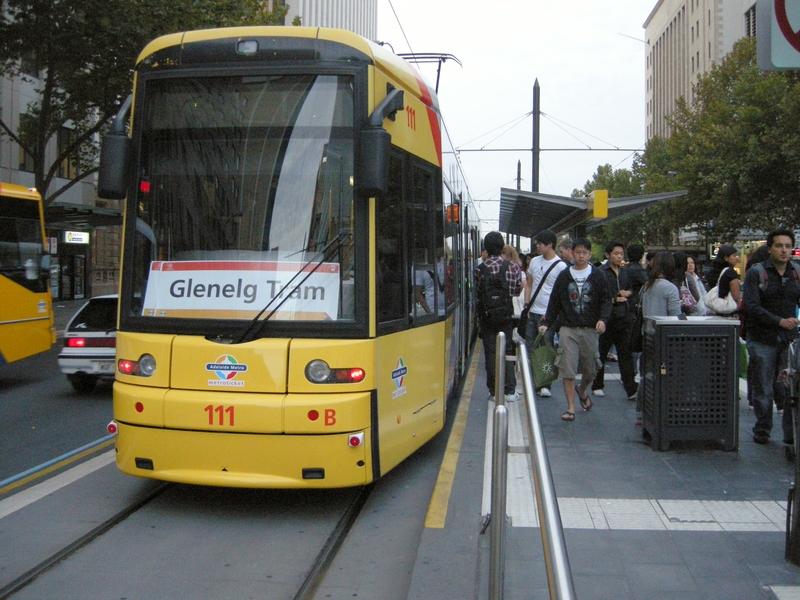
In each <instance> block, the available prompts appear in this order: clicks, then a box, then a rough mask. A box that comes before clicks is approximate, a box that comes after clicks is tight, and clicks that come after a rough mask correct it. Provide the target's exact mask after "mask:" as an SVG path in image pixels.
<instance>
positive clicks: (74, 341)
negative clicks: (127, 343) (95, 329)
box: [64, 337, 117, 348]
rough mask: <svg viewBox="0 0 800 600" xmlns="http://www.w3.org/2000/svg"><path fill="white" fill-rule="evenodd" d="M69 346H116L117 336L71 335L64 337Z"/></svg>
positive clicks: (66, 345)
mask: <svg viewBox="0 0 800 600" xmlns="http://www.w3.org/2000/svg"><path fill="white" fill-rule="evenodd" d="M64 346H65V347H67V348H116V346H117V338H113V337H110V338H109V337H96V338H95V337H86V338H84V337H70V338H64Z"/></svg>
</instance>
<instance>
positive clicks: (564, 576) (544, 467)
mask: <svg viewBox="0 0 800 600" xmlns="http://www.w3.org/2000/svg"><path fill="white" fill-rule="evenodd" d="M517 362H518V363H519V366H520V373H521V375H522V386H523V387H522V390H523V396H524V398H525V409H526V410H525V412H526V413H527V417H528V418H527V419H526V421H527V425H528V452H529V453H530V456H531V466H532V467H533V491H534V499H535V500H536V510H537V512H538V513H539V527H540V531H541V532H542V548H543V549H544V562H545V568H546V570H547V583H548V585H549V586H550V598H553V599H558V600H574V599H575V598H576V596H575V583H574V582H573V581H572V569H571V568H570V565H569V556H568V555H567V544H566V541H565V540H564V526H563V525H562V523H561V513H560V512H559V510H558V500H557V499H556V488H555V485H553V474H552V473H551V472H550V459H549V458H548V457H547V447H546V446H545V443H544V432H543V431H542V424H541V423H540V422H539V413H537V412H536V394H535V392H534V386H533V377H532V376H531V363H530V359H529V358H528V349H527V348H526V347H525V342H524V341H522V340H520V341H518V342H517Z"/></svg>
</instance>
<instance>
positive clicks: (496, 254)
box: [475, 231, 522, 402]
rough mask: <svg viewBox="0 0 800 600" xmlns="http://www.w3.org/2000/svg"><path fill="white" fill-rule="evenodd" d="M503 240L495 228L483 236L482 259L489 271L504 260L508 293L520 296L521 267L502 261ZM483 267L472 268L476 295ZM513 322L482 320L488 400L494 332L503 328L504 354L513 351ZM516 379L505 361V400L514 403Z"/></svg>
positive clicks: (491, 393) (491, 389) (491, 390)
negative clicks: (485, 256) (504, 324)
mask: <svg viewBox="0 0 800 600" xmlns="http://www.w3.org/2000/svg"><path fill="white" fill-rule="evenodd" d="M504 245H505V240H503V236H502V235H501V234H500V232H498V231H491V232H489V233H487V234H486V237H485V238H483V247H484V249H485V250H486V253H487V254H488V258H487V259H486V260H484V261H483V264H484V265H486V268H487V269H488V270H489V272H490V273H492V274H496V273H499V272H500V270H501V268H502V266H503V263H507V264H508V268H507V270H506V282H507V283H508V293H509V295H510V296H511V297H514V296H519V295H520V293H521V292H522V269H521V268H520V266H519V265H518V264H517V263H515V262H513V261H507V260H504V259H503V258H502V257H501V256H500V253H501V252H502V251H503V246H504ZM483 285H484V279H483V270H482V269H480V268H478V267H476V268H475V293H476V298H477V299H480V298H482V297H483ZM512 329H513V324H512V321H511V319H510V318H509V320H508V325H507V326H502V327H498V326H496V325H494V324H492V323H488V322H486V320H485V319H481V322H480V331H481V340H483V356H484V360H485V362H486V386H487V387H488V388H489V396H490V399H492V398H494V392H495V390H494V379H495V360H496V358H495V357H496V353H497V349H496V347H495V346H496V343H497V333H498V332H499V331H502V332H503V333H505V334H506V354H511V355H513V354H514V342H513V341H512V339H511V332H512ZM516 387H517V379H516V376H515V375H514V364H513V363H510V362H506V381H505V389H504V393H505V399H506V401H507V402H513V401H515V400H517V399H518V398H519V395H518V394H517V393H516Z"/></svg>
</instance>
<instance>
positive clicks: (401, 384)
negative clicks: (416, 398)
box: [392, 356, 408, 400]
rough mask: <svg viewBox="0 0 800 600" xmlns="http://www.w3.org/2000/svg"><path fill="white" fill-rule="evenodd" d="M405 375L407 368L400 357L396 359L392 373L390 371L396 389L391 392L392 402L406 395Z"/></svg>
mask: <svg viewBox="0 0 800 600" xmlns="http://www.w3.org/2000/svg"><path fill="white" fill-rule="evenodd" d="M406 375H408V367H407V366H406V363H405V361H403V357H402V356H400V357H398V358H397V364H396V365H395V368H394V371H392V379H394V387H395V388H396V389H395V390H394V391H393V392H392V400H394V399H395V398H398V397H399V396H402V395H403V394H405V393H406V386H405V382H406Z"/></svg>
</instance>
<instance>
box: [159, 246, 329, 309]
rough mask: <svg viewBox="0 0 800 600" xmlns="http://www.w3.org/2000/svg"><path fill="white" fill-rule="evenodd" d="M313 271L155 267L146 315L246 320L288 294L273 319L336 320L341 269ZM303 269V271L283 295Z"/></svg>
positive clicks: (218, 264)
mask: <svg viewBox="0 0 800 600" xmlns="http://www.w3.org/2000/svg"><path fill="white" fill-rule="evenodd" d="M314 266H315V265H313V264H312V265H306V264H304V263H301V262H283V261H263V262H262V261H167V262H160V261H159V262H153V263H151V264H150V276H149V278H148V280H147V291H146V292H145V297H144V315H145V316H147V317H190V318H216V319H245V318H252V317H255V315H256V314H258V313H259V312H260V311H261V309H263V308H264V307H265V306H266V305H267V304H269V303H270V301H271V300H273V298H275V299H274V301H273V302H272V303H271V304H270V307H269V308H268V309H267V311H266V313H265V314H269V313H270V312H272V310H273V309H274V308H276V307H277V306H278V304H280V302H281V300H283V299H284V298H286V296H287V295H288V298H287V299H286V301H285V302H283V304H281V306H280V308H278V310H277V312H276V313H275V315H274V316H273V317H272V318H273V319H291V320H324V319H328V320H336V318H337V315H338V308H339V265H338V264H337V263H323V264H321V265H319V267H317V269H316V271H314V272H313V273H312V272H311V271H312V269H314ZM303 267H305V272H304V273H302V274H300V275H298V276H297V277H296V278H295V279H294V281H292V283H291V284H290V285H288V287H287V288H286V289H285V290H283V289H282V288H283V287H284V286H286V285H287V284H289V281H290V280H291V279H292V277H293V276H294V275H295V274H296V273H297V272H298V271H299V270H300V269H302V268H303ZM306 275H308V278H306ZM304 279H305V281H303V280H304ZM301 281H302V283H300V282H301ZM298 284H300V285H299V286H298ZM295 288H296V289H295ZM276 296H278V297H277V298H276Z"/></svg>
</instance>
